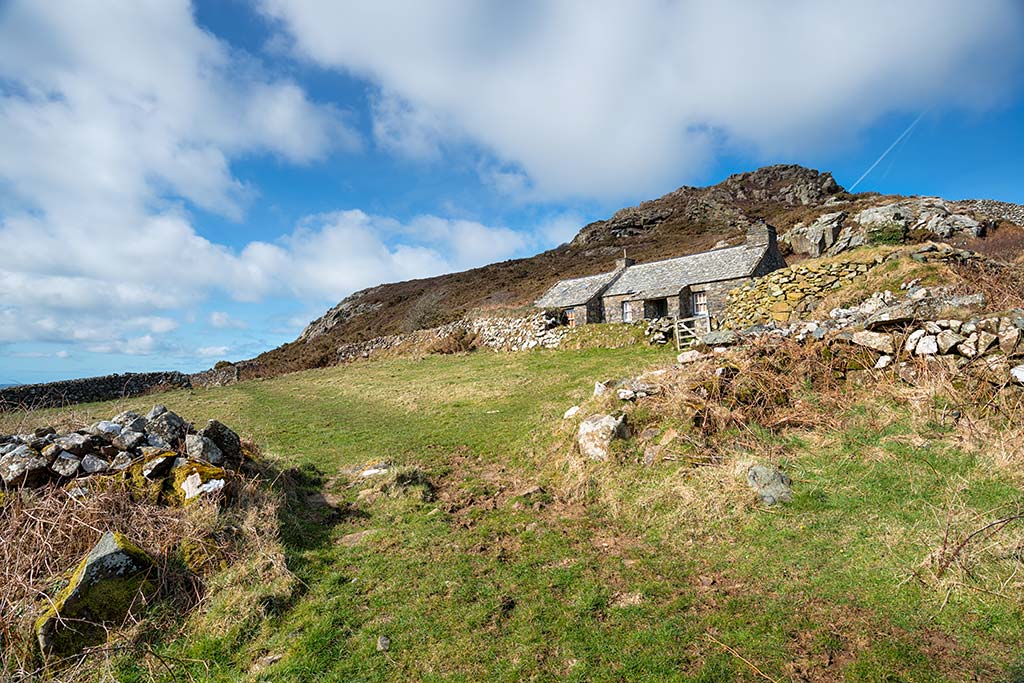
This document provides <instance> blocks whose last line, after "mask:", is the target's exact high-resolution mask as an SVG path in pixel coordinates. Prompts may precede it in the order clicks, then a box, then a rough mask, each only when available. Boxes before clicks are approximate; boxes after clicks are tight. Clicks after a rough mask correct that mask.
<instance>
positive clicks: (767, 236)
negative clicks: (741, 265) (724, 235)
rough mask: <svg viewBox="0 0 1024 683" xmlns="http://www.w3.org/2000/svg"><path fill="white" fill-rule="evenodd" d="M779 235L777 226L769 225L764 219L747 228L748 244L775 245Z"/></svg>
mask: <svg viewBox="0 0 1024 683" xmlns="http://www.w3.org/2000/svg"><path fill="white" fill-rule="evenodd" d="M776 239H777V235H776V233H775V226H773V225H768V224H767V223H765V222H764V221H763V220H762V221H758V222H757V223H754V224H753V225H751V226H750V227H749V228H747V244H748V245H750V246H769V247H770V246H773V245H775V241H776Z"/></svg>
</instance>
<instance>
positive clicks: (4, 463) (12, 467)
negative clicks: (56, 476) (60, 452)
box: [0, 445, 50, 487]
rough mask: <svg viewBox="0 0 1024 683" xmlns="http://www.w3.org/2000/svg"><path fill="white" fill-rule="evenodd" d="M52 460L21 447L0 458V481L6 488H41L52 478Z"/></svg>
mask: <svg viewBox="0 0 1024 683" xmlns="http://www.w3.org/2000/svg"><path fill="white" fill-rule="evenodd" d="M49 467H50V459H49V458H47V457H46V456H44V455H43V454H41V453H40V452H39V451H37V450H34V449H32V448H30V447H28V446H25V445H21V446H18V447H16V448H15V449H13V450H11V451H9V452H8V453H7V454H6V455H4V456H3V457H0V480H3V483H4V485H5V486H11V487H14V486H26V487H33V486H40V485H42V484H44V483H46V480H47V479H49V478H50V470H49Z"/></svg>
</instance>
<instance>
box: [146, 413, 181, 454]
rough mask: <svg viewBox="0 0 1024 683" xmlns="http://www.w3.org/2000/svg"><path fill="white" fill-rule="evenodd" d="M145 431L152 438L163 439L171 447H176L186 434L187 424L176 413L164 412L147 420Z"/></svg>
mask: <svg viewBox="0 0 1024 683" xmlns="http://www.w3.org/2000/svg"><path fill="white" fill-rule="evenodd" d="M146 431H148V432H149V434H150V435H152V436H157V437H159V438H161V439H163V440H164V441H166V442H167V443H169V444H170V445H171V446H176V445H177V444H179V443H181V441H182V440H183V439H184V438H185V435H186V434H187V433H188V424H187V423H186V422H185V420H183V419H181V417H180V416H179V415H177V414H176V413H174V412H172V411H170V410H164V411H163V412H162V413H160V414H159V415H157V416H156V417H153V418H151V419H150V420H149V424H148V425H147V426H146Z"/></svg>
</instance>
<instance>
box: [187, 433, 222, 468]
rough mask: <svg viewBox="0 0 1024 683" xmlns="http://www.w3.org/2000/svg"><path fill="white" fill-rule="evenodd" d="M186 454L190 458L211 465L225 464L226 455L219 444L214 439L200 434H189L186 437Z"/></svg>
mask: <svg viewBox="0 0 1024 683" xmlns="http://www.w3.org/2000/svg"><path fill="white" fill-rule="evenodd" d="M185 452H186V453H187V454H188V457H190V458H193V459H194V460H204V461H206V462H208V463H210V464H211V465H220V464H221V463H223V462H224V453H223V452H222V451H221V450H220V448H218V447H217V444H215V443H214V442H213V440H212V439H209V438H207V437H205V436H200V435H198V434H189V435H187V436H186V437H185Z"/></svg>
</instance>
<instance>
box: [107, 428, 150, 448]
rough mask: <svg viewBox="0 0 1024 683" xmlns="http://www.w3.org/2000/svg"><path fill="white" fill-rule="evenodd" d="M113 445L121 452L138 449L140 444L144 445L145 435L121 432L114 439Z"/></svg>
mask: <svg viewBox="0 0 1024 683" xmlns="http://www.w3.org/2000/svg"><path fill="white" fill-rule="evenodd" d="M113 443H114V445H115V446H117V447H118V448H120V449H121V450H122V451H130V450H132V449H133V448H138V447H139V446H141V445H142V444H144V443H146V435H145V434H144V433H142V432H134V431H131V430H123V431H122V432H121V433H120V434H118V435H117V436H116V437H114V441H113Z"/></svg>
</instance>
